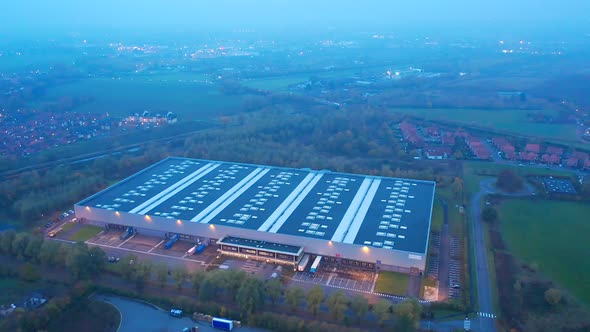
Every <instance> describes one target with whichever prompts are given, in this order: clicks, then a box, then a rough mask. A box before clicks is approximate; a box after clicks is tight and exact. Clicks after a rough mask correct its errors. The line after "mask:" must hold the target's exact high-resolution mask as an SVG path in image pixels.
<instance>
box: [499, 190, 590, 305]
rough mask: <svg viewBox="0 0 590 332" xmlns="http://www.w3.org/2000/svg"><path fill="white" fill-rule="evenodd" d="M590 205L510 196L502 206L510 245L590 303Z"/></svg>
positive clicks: (540, 269) (514, 250)
mask: <svg viewBox="0 0 590 332" xmlns="http://www.w3.org/2000/svg"><path fill="white" fill-rule="evenodd" d="M589 215H590V205H589V204H584V203H580V202H564V201H548V200H547V201H531V200H510V201H506V202H504V203H503V204H502V205H501V207H500V216H501V220H502V221H501V229H502V235H503V237H504V240H505V242H506V244H507V246H508V248H509V249H510V250H511V251H512V252H513V253H514V254H515V255H516V256H517V257H519V258H521V259H522V260H524V261H526V262H528V263H535V264H537V265H538V267H539V271H541V272H542V273H544V274H545V275H547V276H549V277H550V278H552V279H553V280H554V281H556V282H557V283H558V284H560V285H562V286H564V287H565V288H567V289H569V290H570V291H571V293H572V294H573V295H574V296H576V297H577V298H579V299H580V300H582V301H583V302H584V303H586V304H589V305H590V283H588V275H590V259H588V255H589V254H590V249H589V247H588V242H587V241H588V234H590V222H589V219H588V216H589Z"/></svg>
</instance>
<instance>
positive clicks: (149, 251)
mask: <svg viewBox="0 0 590 332" xmlns="http://www.w3.org/2000/svg"><path fill="white" fill-rule="evenodd" d="M164 241H166V240H162V241H160V242H159V243H158V244H156V246H155V247H153V248H152V249H150V250H148V254H149V253H151V252H152V250H154V249H156V248H157V247H159V246H160V244H162V243H163V242H164ZM185 255H186V254H185ZM182 258H184V256H183V257H182Z"/></svg>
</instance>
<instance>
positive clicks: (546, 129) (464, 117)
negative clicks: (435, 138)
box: [392, 108, 578, 142]
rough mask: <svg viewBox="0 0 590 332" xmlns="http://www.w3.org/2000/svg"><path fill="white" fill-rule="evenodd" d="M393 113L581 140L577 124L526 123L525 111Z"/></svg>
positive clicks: (423, 110) (407, 110)
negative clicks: (577, 132) (578, 135)
mask: <svg viewBox="0 0 590 332" xmlns="http://www.w3.org/2000/svg"><path fill="white" fill-rule="evenodd" d="M392 111H394V112H396V113H402V114H408V115H412V116H417V117H420V118H424V119H426V120H433V121H443V122H451V123H456V124H458V125H465V126H470V127H475V128H481V129H487V130H493V131H498V132H502V133H507V134H514V135H520V136H533V137H540V138H546V139H550V140H554V141H568V142H572V141H577V140H578V138H577V136H576V126H575V124H547V123H535V122H530V121H528V120H527V112H529V111H526V110H481V109H459V108H458V109H437V108H395V109H392ZM535 112H541V111H535ZM542 112H543V113H547V114H550V115H555V114H556V112H553V111H542Z"/></svg>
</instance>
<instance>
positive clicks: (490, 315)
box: [477, 312, 496, 318]
mask: <svg viewBox="0 0 590 332" xmlns="http://www.w3.org/2000/svg"><path fill="white" fill-rule="evenodd" d="M477 315H478V316H481V317H485V318H496V315H494V314H491V313H487V312H478V313H477Z"/></svg>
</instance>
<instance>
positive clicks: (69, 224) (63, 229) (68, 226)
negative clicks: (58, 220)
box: [61, 221, 77, 234]
mask: <svg viewBox="0 0 590 332" xmlns="http://www.w3.org/2000/svg"><path fill="white" fill-rule="evenodd" d="M76 225H77V224H76V223H75V222H71V221H68V222H66V223H65V224H64V225H63V226H62V227H61V233H62V234H63V233H66V232H69V231H70V230H71V229H72V228H74V227H76Z"/></svg>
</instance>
